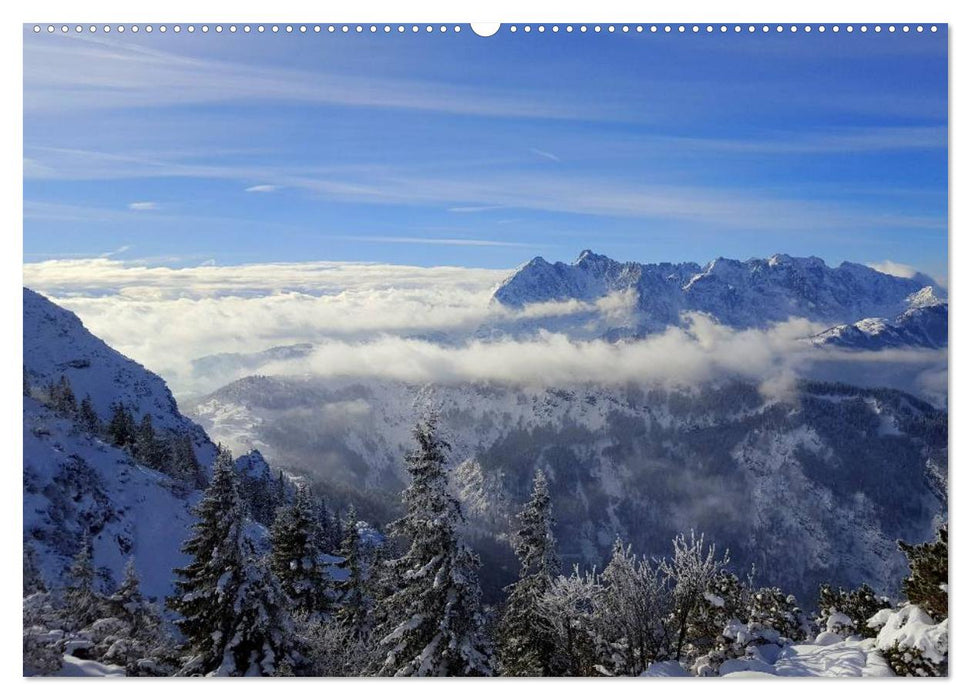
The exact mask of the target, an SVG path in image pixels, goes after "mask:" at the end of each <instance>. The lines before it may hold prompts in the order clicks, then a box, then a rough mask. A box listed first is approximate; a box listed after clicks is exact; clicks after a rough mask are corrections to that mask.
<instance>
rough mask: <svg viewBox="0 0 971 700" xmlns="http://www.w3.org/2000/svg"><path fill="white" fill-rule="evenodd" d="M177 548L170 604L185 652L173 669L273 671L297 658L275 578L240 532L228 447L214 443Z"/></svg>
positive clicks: (240, 507)
mask: <svg viewBox="0 0 971 700" xmlns="http://www.w3.org/2000/svg"><path fill="white" fill-rule="evenodd" d="M195 514H196V517H197V518H198V521H197V522H196V524H195V525H194V526H193V530H194V532H193V534H192V536H191V537H190V538H189V539H188V540H187V541H186V542H185V544H184V545H183V547H182V551H183V552H185V553H186V554H188V555H189V556H190V557H192V561H190V563H189V564H188V565H187V566H185V567H183V568H181V569H176V571H175V573H176V575H177V576H178V580H177V581H176V583H175V588H176V593H175V595H174V596H172V597H171V598H169V601H168V605H169V607H170V608H171V609H172V610H173V611H175V612H176V613H178V615H179V616H180V617H179V619H177V620H176V623H175V624H176V626H177V627H178V628H179V630H180V631H181V632H182V634H183V636H184V638H185V651H186V653H187V654H188V657H189V658H188V660H187V661H186V663H185V665H184V666H183V667H182V669H181V670H180V671H179V675H227V676H242V675H273V674H275V673H279V672H281V670H286V669H293V668H295V667H296V666H297V665H298V663H299V655H298V654H297V653H296V652H295V641H294V637H293V633H292V626H291V621H290V619H289V615H288V614H287V611H286V608H285V604H284V599H283V596H282V594H281V593H280V590H279V586H278V584H277V583H276V581H275V579H273V577H272V575H271V574H270V573H269V571H268V570H267V569H266V567H265V566H263V564H262V562H260V561H259V559H258V557H257V556H256V554H255V552H254V550H253V547H252V544H251V543H250V542H249V541H248V540H247V539H246V537H245V535H244V533H243V527H244V525H245V518H244V512H243V504H242V501H241V500H240V497H239V492H238V489H237V484H236V472H235V470H234V469H233V458H232V455H231V454H230V453H229V452H228V451H226V450H221V451H220V453H219V456H218V457H217V459H216V464H215V466H214V468H213V477H212V482H211V483H210V484H209V487H208V488H207V489H206V492H205V495H204V497H203V499H202V501H201V502H200V503H199V505H198V506H196V509H195Z"/></svg>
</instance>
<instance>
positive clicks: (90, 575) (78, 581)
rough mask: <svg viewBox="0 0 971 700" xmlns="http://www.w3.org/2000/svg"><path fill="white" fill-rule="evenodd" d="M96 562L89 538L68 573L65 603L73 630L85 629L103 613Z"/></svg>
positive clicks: (83, 542)
mask: <svg viewBox="0 0 971 700" xmlns="http://www.w3.org/2000/svg"><path fill="white" fill-rule="evenodd" d="M94 578H95V572H94V561H93V558H92V552H91V540H90V539H88V538H87V537H85V538H84V540H83V541H82V542H81V549H79V550H78V553H77V555H76V556H75V557H74V561H73V563H72V564H71V568H70V570H69V571H68V581H69V583H68V585H67V589H66V590H65V592H64V602H65V605H66V607H67V614H68V617H69V619H70V622H71V626H72V628H73V629H75V630H78V629H81V628H82V627H85V626H87V625H89V624H91V623H92V622H94V621H95V620H97V619H98V618H99V617H101V613H102V611H103V600H102V597H101V595H100V594H99V593H98V591H97V590H95V586H94Z"/></svg>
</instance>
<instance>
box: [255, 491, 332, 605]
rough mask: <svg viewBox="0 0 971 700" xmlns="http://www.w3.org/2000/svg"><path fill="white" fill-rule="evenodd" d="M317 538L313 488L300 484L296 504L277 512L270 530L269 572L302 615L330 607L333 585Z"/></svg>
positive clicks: (294, 502)
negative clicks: (331, 585)
mask: <svg viewBox="0 0 971 700" xmlns="http://www.w3.org/2000/svg"><path fill="white" fill-rule="evenodd" d="M318 539H319V538H318V534H317V518H316V516H315V513H314V505H313V500H312V497H311V494H310V489H309V487H308V486H307V485H306V484H300V485H299V486H298V487H297V493H296V496H295V497H294V499H293V503H291V504H290V505H288V506H284V507H282V508H279V509H278V510H277V516H276V519H275V520H274V521H273V526H272V528H271V529H270V541H271V543H272V550H271V552H270V569H271V570H272V571H273V573H274V575H275V576H276V577H277V580H278V581H279V582H280V587H281V588H282V589H283V592H284V593H285V594H286V596H287V597H288V598H289V599H290V601H291V603H292V605H293V609H294V610H295V611H297V612H299V613H301V614H303V615H311V616H312V615H319V614H323V613H326V612H328V610H329V608H330V597H329V595H328V589H329V588H330V582H329V580H328V577H327V573H326V571H325V570H324V568H323V566H321V563H320V550H318V549H317V543H318Z"/></svg>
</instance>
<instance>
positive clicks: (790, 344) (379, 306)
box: [24, 258, 947, 403]
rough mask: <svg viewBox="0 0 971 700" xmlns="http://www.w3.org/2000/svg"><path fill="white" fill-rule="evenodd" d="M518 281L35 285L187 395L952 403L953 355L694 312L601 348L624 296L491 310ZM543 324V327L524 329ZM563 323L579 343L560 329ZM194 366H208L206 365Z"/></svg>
mask: <svg viewBox="0 0 971 700" xmlns="http://www.w3.org/2000/svg"><path fill="white" fill-rule="evenodd" d="M508 274H509V271H504V270H481V269H468V268H448V267H438V268H420V267H406V266H395V265H380V264H362V263H301V264H279V265H268V264H261V265H240V266H232V267H219V266H201V267H194V268H181V269H179V268H167V267H148V266H139V265H132V264H130V263H129V264H126V263H123V262H120V261H115V260H108V259H101V258H99V259H94V260H72V261H52V262H45V263H37V264H29V265H25V266H24V283H25V284H26V285H27V286H29V287H31V288H33V289H36V290H37V291H39V292H41V293H44V294H47V295H49V296H51V297H52V299H53V300H54V301H55V302H56V303H58V304H61V305H63V306H65V307H67V308H69V309H71V310H72V311H74V312H76V313H77V314H78V315H79V316H80V317H81V319H82V321H84V323H85V325H86V326H87V327H88V328H89V329H90V330H91V331H92V332H93V333H95V334H96V335H98V336H100V337H102V338H104V339H105V341H106V342H108V343H109V344H110V345H112V346H113V347H115V348H117V349H118V350H120V351H121V352H123V353H125V354H127V355H129V356H130V357H133V358H134V359H136V360H138V361H139V362H141V363H143V364H144V365H145V366H147V367H149V368H150V369H152V370H154V371H156V372H158V373H159V374H161V375H162V376H163V377H165V379H166V380H167V381H168V382H169V383H170V385H171V386H172V388H173V391H175V393H176V395H183V396H185V395H187V394H199V393H204V392H208V391H213V390H215V389H217V388H219V387H220V386H223V385H224V384H226V383H228V382H230V381H232V380H234V379H238V378H240V377H242V376H245V375H247V374H254V373H260V374H267V375H290V374H300V375H308V374H309V375H316V376H322V377H360V378H379V379H389V380H397V381H407V382H416V383H420V382H464V381H481V382H499V383H506V384H524V383H530V384H541V385H563V384H572V383H577V382H594V383H599V384H612V383H626V382H631V381H634V382H650V383H655V382H663V383H670V384H677V385H692V384H695V383H697V382H703V381H708V380H712V379H717V378H719V377H722V376H726V375H731V376H738V377H743V378H747V379H750V380H752V381H756V382H758V383H759V384H760V385H761V386H762V388H763V392H764V393H765V394H766V395H767V396H771V397H779V396H783V395H784V394H785V393H786V392H787V391H788V390H789V389H790V388H791V386H792V383H793V381H794V380H795V379H796V378H798V377H813V376H818V377H821V378H826V379H831V380H840V381H848V382H851V383H857V384H866V385H872V386H881V385H886V386H895V387H897V388H902V389H905V390H908V391H913V392H915V393H918V394H920V395H922V396H924V397H925V398H929V399H932V400H934V401H936V402H937V403H941V402H942V401H943V400H944V397H946V392H947V354H946V351H927V350H906V351H903V350H897V351H885V352H881V353H872V352H868V353H859V352H849V351H844V350H839V349H835V348H817V347H813V346H811V345H809V344H808V343H807V342H806V341H805V338H806V337H807V336H810V335H812V334H814V333H816V332H819V331H820V330H823V327H822V326H820V325H819V324H812V323H810V322H808V321H806V320H804V319H791V320H790V321H788V322H785V323H780V324H776V325H774V326H772V327H770V328H768V329H761V330H760V329H749V330H734V329H731V328H729V327H726V326H723V325H720V324H718V323H717V322H715V321H713V320H712V319H711V318H709V317H707V316H705V315H703V314H689V315H686V316H685V319H684V320H685V326H684V327H683V328H673V327H672V328H669V329H668V330H667V331H665V332H663V333H659V334H655V335H652V336H649V337H647V338H645V339H642V340H631V341H624V342H620V343H609V342H606V341H603V340H600V339H599V338H598V336H599V334H600V333H601V332H602V330H603V329H604V328H607V327H619V326H624V325H626V323H627V322H628V321H629V320H630V318H629V316H630V314H631V308H632V301H633V300H632V299H631V298H630V297H629V296H628V295H624V294H617V295H613V296H611V297H607V298H605V299H602V300H600V301H598V302H597V303H596V304H587V303H582V302H576V301H571V302H564V303H545V304H536V305H532V306H527V307H526V308H525V309H522V310H511V309H508V308H505V307H502V306H500V305H498V304H495V303H491V294H492V291H493V290H494V289H495V287H496V285H498V284H499V283H500V282H501V281H502V279H504V278H505V277H506V276H507V275H508ZM537 320H543V321H544V323H543V324H542V325H543V326H544V327H545V330H538V331H535V332H525V333H524V332H522V331H523V329H527V330H528V329H530V328H533V323H534V322H535V321H537ZM561 321H562V324H565V325H563V327H564V328H565V327H566V326H567V325H568V326H569V329H570V330H569V333H566V332H561V331H559V330H558V323H560V322H561ZM496 328H502V329H504V330H510V329H513V330H516V331H518V332H517V333H516V334H515V336H514V337H512V336H510V335H509V334H508V333H495V332H492V330H490V329H496ZM306 343H309V344H312V348H303V349H302V350H301V351H300V352H297V353H288V352H284V353H282V355H283V356H285V357H286V359H282V360H281V359H276V358H278V357H280V356H281V355H280V354H276V355H274V354H272V353H265V354H264V355H260V356H259V357H258V361H255V362H254V360H253V355H254V354H256V353H260V352H261V351H264V350H266V349H267V348H271V347H279V346H290V345H295V344H306ZM213 356H217V358H216V359H217V360H218V361H213ZM198 358H207V359H208V360H209V361H207V362H205V363H195V364H194V363H193V360H197V359H198ZM243 360H245V361H243ZM202 367H204V368H205V371H200V368H202Z"/></svg>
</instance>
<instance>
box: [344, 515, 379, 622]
mask: <svg viewBox="0 0 971 700" xmlns="http://www.w3.org/2000/svg"><path fill="white" fill-rule="evenodd" d="M342 529H343V531H344V539H343V541H342V542H341V546H340V550H339V551H338V553H339V555H340V557H341V559H342V561H341V563H340V564H339V565H338V566H339V567H340V568H341V569H342V570H343V571H346V572H347V574H346V576H345V577H344V580H343V581H339V582H338V583H337V584H336V588H337V598H338V601H339V606H340V607H339V608H338V610H337V620H338V622H340V624H341V625H343V626H344V627H345V628H346V629H347V631H348V633H349V634H351V635H352V636H354V637H357V638H363V637H364V636H365V635H366V634H367V632H368V630H369V627H370V622H371V620H370V617H371V616H370V607H371V602H370V596H369V595H368V590H367V584H368V582H367V572H366V570H365V567H366V562H365V561H364V551H363V547H362V542H361V534H360V532H359V531H358V529H357V511H356V510H355V509H354V506H351V507H350V508H349V509H348V511H347V518H346V520H345V521H344V527H343V528H342Z"/></svg>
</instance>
